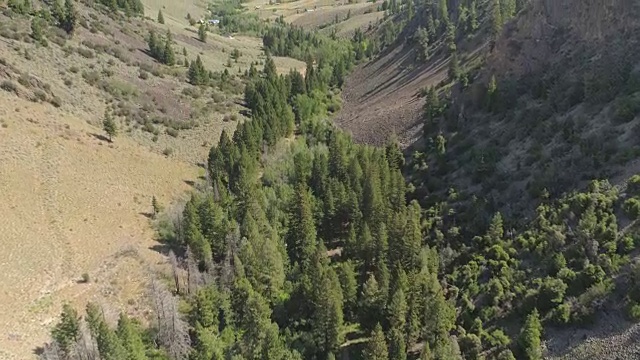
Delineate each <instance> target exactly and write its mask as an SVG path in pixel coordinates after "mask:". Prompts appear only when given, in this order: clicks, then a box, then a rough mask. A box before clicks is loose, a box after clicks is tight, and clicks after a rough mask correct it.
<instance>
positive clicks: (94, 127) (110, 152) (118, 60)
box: [0, 1, 304, 360]
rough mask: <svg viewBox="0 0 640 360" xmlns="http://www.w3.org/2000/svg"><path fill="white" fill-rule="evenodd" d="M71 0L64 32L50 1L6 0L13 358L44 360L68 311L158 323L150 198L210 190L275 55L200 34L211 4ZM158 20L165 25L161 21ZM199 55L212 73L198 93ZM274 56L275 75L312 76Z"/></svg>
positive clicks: (2, 220)
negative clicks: (206, 183)
mask: <svg viewBox="0 0 640 360" xmlns="http://www.w3.org/2000/svg"><path fill="white" fill-rule="evenodd" d="M70 3H71V4H72V6H73V9H74V11H75V20H76V21H75V26H74V29H73V31H71V32H69V33H67V31H65V29H63V24H62V23H61V22H60V21H59V20H57V16H60V15H56V11H57V10H56V9H55V6H54V4H55V3H54V2H41V1H27V2H23V1H9V2H4V1H0V178H1V179H2V181H0V193H1V194H2V197H3V201H2V204H1V205H0V243H2V245H3V251H2V253H1V254H0V272H1V273H2V274H3V276H2V277H1V279H0V286H1V287H2V288H3V291H1V292H0V304H1V305H0V359H3V360H4V359H12V360H13V359H28V358H30V357H34V356H35V355H34V349H36V347H39V346H41V345H42V344H43V343H44V342H45V341H46V340H47V339H48V336H49V332H50V328H51V326H52V325H53V323H55V322H56V321H57V316H58V315H59V310H60V308H61V306H62V304H63V303H67V302H70V303H71V304H73V305H74V306H75V307H76V308H79V309H80V308H84V306H85V304H86V302H87V301H94V302H97V303H100V304H102V305H103V308H104V310H105V314H106V315H107V317H108V318H109V319H110V320H112V319H115V318H117V315H118V314H119V313H120V312H121V311H127V312H129V313H131V314H136V315H140V317H141V319H145V318H146V317H147V316H148V315H149V309H150V306H149V303H148V300H147V298H146V293H147V285H148V279H149V274H153V273H155V272H156V271H160V272H163V271H164V270H166V267H167V266H166V265H167V259H166V257H165V256H162V255H161V254H160V253H159V252H158V247H157V242H156V241H155V238H156V234H155V232H154V231H153V230H152V227H151V223H150V218H151V213H152V207H151V202H152V198H153V197H154V196H155V197H156V198H157V200H158V202H159V204H160V205H162V206H169V205H170V204H172V203H174V202H180V201H183V198H184V194H185V193H187V192H189V191H191V190H193V184H194V183H198V182H200V181H201V179H202V178H203V177H204V175H205V171H204V169H203V168H202V167H203V166H204V165H203V164H204V163H205V162H206V157H207V154H208V152H209V148H210V146H211V144H213V143H214V142H215V141H216V140H217V139H218V138H219V136H220V133H221V132H222V131H223V130H227V131H233V130H234V129H235V127H236V125H237V123H239V122H241V121H243V119H244V116H243V115H242V114H240V110H241V106H240V105H239V103H240V102H241V93H242V89H243V87H244V79H243V78H244V73H245V72H246V71H247V70H248V69H249V68H250V66H251V65H258V64H259V62H262V61H264V58H265V57H264V53H263V50H262V43H261V40H260V39H259V38H258V37H255V36H251V34H244V33H242V34H235V33H234V34H229V33H228V32H224V31H222V30H221V29H219V28H214V27H211V28H209V29H208V31H207V32H206V35H207V36H206V41H202V39H199V35H198V24H196V23H195V20H193V21H191V22H190V21H189V20H188V19H187V16H188V15H189V16H190V17H191V18H193V19H200V18H202V17H204V16H205V15H206V14H207V10H206V8H205V6H206V4H204V3H202V4H200V3H195V2H180V3H175V2H169V1H148V2H145V3H144V4H138V3H139V2H135V1H131V2H122V1H119V2H117V3H116V2H113V3H112V2H93V1H83V2H75V1H72V2H70ZM103 3H108V4H109V6H117V7H119V8H118V9H110V8H108V7H107V6H105V5H103ZM124 3H126V6H134V8H135V11H139V10H142V9H144V10H145V12H146V14H147V16H148V17H146V18H144V17H142V16H140V14H126V12H127V11H134V10H133V9H132V8H130V7H129V8H126V7H124V8H123V6H124V5H123V4H124ZM25 4H27V5H25ZM62 4H63V2H62V1H61V2H60V5H61V7H62V8H63V9H66V7H65V6H66V5H62ZM138 5H139V6H140V7H141V8H140V9H138ZM63 11H66V10H63ZM159 11H162V12H163V18H164V23H163V24H162V23H159V22H158V21H155V20H152V19H151V18H154V19H156V17H157V16H158V12H159ZM136 15H137V16H136ZM151 31H154V32H155V33H156V35H157V38H158V39H160V40H162V41H164V39H165V38H166V34H167V32H168V31H169V32H170V33H171V37H172V38H173V40H172V41H171V43H170V45H169V46H170V47H171V48H172V50H173V53H174V56H175V64H174V65H169V64H164V63H163V61H160V59H155V58H154V56H153V55H154V54H152V51H151V49H150V47H149V44H148V37H149V34H150V32H151ZM163 45H165V44H164V43H163ZM197 57H200V58H201V60H202V64H203V67H204V69H205V70H207V71H208V72H209V73H208V76H205V77H206V78H207V80H206V81H202V83H201V84H198V85H194V84H192V82H193V81H191V79H190V78H189V74H188V67H189V66H188V65H189V64H188V63H189V62H194V63H195V60H196V58H197ZM274 60H275V63H276V65H277V69H278V71H279V72H289V70H290V69H291V68H298V69H304V63H303V62H300V61H297V60H294V59H290V58H284V57H280V58H275V59H274ZM107 113H108V114H109V116H110V117H111V118H113V119H114V120H115V123H116V126H117V130H118V131H117V135H116V136H115V137H114V138H113V142H110V141H109V139H108V136H107V135H106V134H105V132H104V130H103V120H104V119H105V118H106V114H107ZM85 274H86V278H85ZM83 279H85V280H87V281H85V280H83ZM113 316H115V317H113Z"/></svg>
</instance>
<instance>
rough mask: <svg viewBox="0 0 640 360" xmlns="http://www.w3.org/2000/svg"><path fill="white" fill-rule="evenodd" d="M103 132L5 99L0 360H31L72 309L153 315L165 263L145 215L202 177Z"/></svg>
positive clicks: (0, 138) (0, 116) (0, 170)
mask: <svg viewBox="0 0 640 360" xmlns="http://www.w3.org/2000/svg"><path fill="white" fill-rule="evenodd" d="M100 133H101V130H100V129H97V128H95V127H92V126H90V125H88V124H87V123H86V121H84V120H82V119H80V118H77V117H74V116H72V115H69V114H67V113H64V112H61V111H60V110H57V109H54V108H53V107H52V106H51V105H49V104H36V103H33V102H29V101H27V100H23V99H19V98H17V97H16V96H14V95H13V94H9V93H7V92H4V91H0V196H1V197H2V201H0V243H1V244H2V247H3V251H1V252H0V273H2V276H1V277H0V289H1V290H0V304H2V305H1V306H0V359H21V360H22V359H28V358H31V357H33V356H34V355H33V350H34V349H35V347H36V346H39V345H42V343H43V342H44V341H46V340H47V339H48V332H49V329H50V326H51V325H52V324H53V323H54V322H55V321H56V318H57V315H58V314H59V311H60V308H61V305H62V303H63V302H64V301H71V302H72V303H73V304H74V305H76V306H78V308H79V309H81V308H82V307H83V306H84V304H85V302H86V301H89V300H92V301H97V302H99V303H104V304H107V303H111V304H112V305H110V306H111V308H109V309H107V311H109V312H113V313H114V314H116V313H117V312H118V311H120V310H123V309H125V310H128V311H134V312H136V311H137V312H140V311H144V309H145V306H144V301H142V300H141V298H140V296H139V295H140V294H141V292H142V291H143V290H144V285H145V278H146V277H145V275H146V274H147V273H148V271H149V269H153V268H155V267H156V266H157V265H158V264H164V262H165V259H164V257H163V256H162V255H160V254H159V253H157V252H156V251H154V250H152V249H150V248H151V247H153V246H154V245H155V244H156V243H155V241H154V239H153V237H154V232H153V230H152V229H151V227H150V224H149V220H148V219H147V218H146V217H145V216H144V215H143V214H144V213H148V212H149V211H150V204H151V197H152V196H153V195H155V196H157V197H158V198H159V199H160V201H161V203H163V204H167V202H169V201H170V199H174V198H176V197H179V196H181V195H183V194H185V193H186V192H187V191H188V190H189V185H187V183H186V182H185V180H195V179H197V177H198V175H199V172H200V171H201V169H198V168H197V167H195V166H193V165H189V164H186V163H182V162H179V161H177V160H175V159H170V158H166V157H164V156H162V155H159V154H157V153H152V152H151V151H149V150H147V149H145V148H143V147H140V146H139V145H138V144H136V143H135V142H134V141H132V140H130V139H128V138H127V137H126V136H120V137H118V138H116V139H115V142H114V144H113V145H110V144H108V143H106V142H105V141H103V140H100V139H99V138H98V137H97V136H96V134H100ZM83 273H87V274H89V277H90V282H89V283H88V284H84V283H80V282H79V281H78V280H79V279H80V278H81V275H82V274H83Z"/></svg>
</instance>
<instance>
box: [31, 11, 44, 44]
mask: <svg viewBox="0 0 640 360" xmlns="http://www.w3.org/2000/svg"><path fill="white" fill-rule="evenodd" d="M42 27H43V20H42V18H39V17H34V18H33V19H31V37H32V38H33V40H35V41H38V42H42V41H43V40H44V37H43V34H42Z"/></svg>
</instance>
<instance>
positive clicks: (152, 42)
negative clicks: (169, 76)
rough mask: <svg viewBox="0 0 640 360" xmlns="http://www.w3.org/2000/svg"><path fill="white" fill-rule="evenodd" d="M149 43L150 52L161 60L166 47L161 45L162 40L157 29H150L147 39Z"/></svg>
mask: <svg viewBox="0 0 640 360" xmlns="http://www.w3.org/2000/svg"><path fill="white" fill-rule="evenodd" d="M147 43H148V44H149V53H150V54H151V56H152V57H153V58H155V59H156V60H159V61H161V60H162V52H163V51H164V48H163V47H162V46H161V45H160V41H159V40H158V37H157V36H156V32H155V31H153V30H151V31H149V39H148V40H147Z"/></svg>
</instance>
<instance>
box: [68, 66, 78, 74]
mask: <svg viewBox="0 0 640 360" xmlns="http://www.w3.org/2000/svg"><path fill="white" fill-rule="evenodd" d="M69 71H71V72H72V73H74V74H77V73H78V71H80V69H78V67H77V66H72V67H70V68H69Z"/></svg>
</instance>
